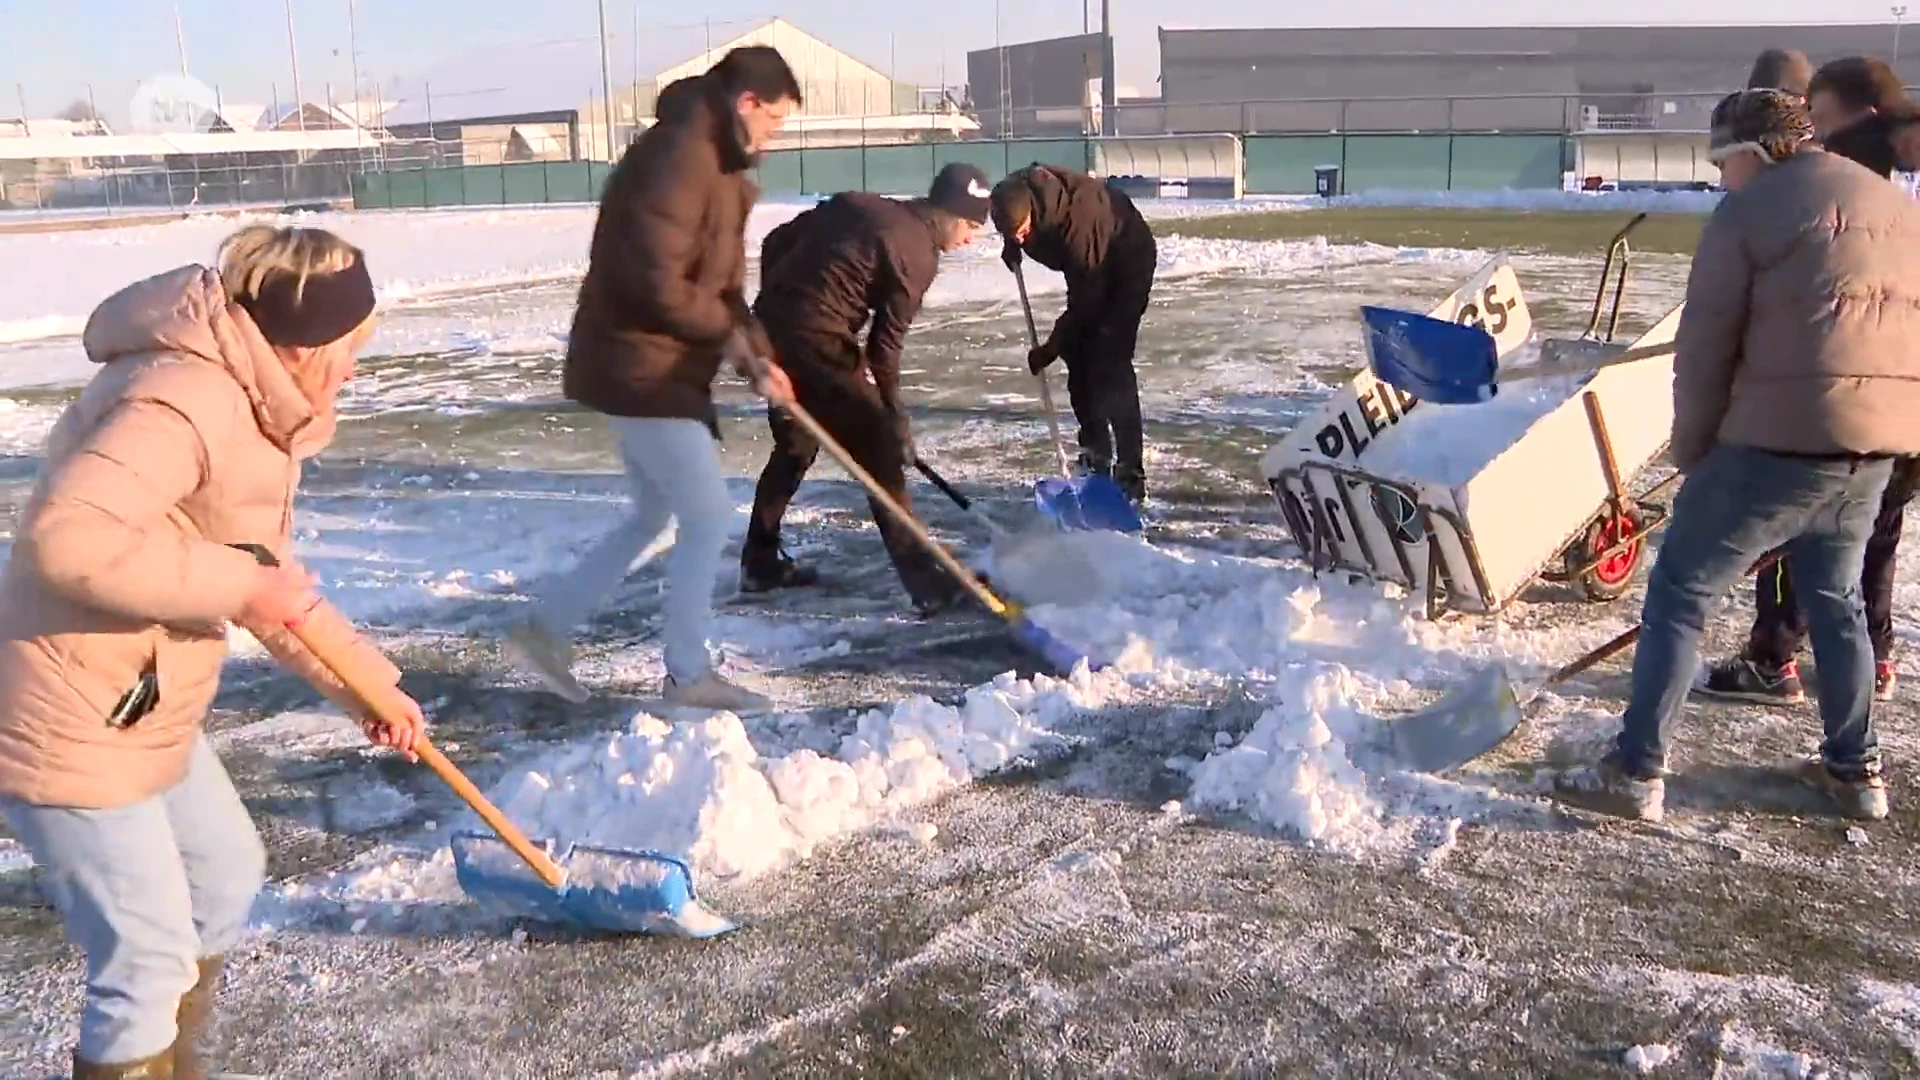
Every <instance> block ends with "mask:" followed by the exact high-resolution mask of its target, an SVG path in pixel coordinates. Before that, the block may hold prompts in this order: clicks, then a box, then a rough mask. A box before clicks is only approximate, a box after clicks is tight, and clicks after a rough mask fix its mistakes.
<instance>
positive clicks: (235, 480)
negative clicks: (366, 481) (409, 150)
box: [0, 226, 422, 1077]
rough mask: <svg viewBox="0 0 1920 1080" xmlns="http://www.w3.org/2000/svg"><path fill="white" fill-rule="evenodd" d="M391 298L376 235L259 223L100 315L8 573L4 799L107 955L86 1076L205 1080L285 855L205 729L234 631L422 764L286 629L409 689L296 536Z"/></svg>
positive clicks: (1, 590)
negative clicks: (334, 645)
mask: <svg viewBox="0 0 1920 1080" xmlns="http://www.w3.org/2000/svg"><path fill="white" fill-rule="evenodd" d="M373 312H374V290H373V283H372V280H371V278H369V277H368V274H367V267H366V260H365V257H364V255H363V254H362V252H361V251H360V250H359V249H358V248H355V247H353V246H352V245H350V244H348V243H346V242H345V241H343V240H341V239H340V238H339V237H337V236H334V235H333V234H331V233H327V232H323V231H321V230H317V229H276V228H272V227H269V226H253V227H250V228H246V229H242V230H241V231H240V232H238V233H236V234H234V235H233V236H232V237H230V238H229V239H228V241H227V243H226V244H225V245H223V247H222V250H221V259H220V269H219V271H218V272H216V271H214V270H211V269H208V268H206V267H202V266H184V267H181V268H179V269H177V270H172V271H169V272H167V273H164V274H160V275H159V276H157V277H152V278H148V279H147V280H145V281H140V282H136V283H135V284H133V285H130V286H128V287H127V288H125V289H123V290H121V291H120V292H118V293H116V294H115V295H113V296H111V297H109V298H108V299H107V300H106V301H105V302H103V303H102V304H101V305H100V307H99V308H98V309H97V310H95V311H94V313H93V316H92V318H90V319H89V320H88V321H87V327H86V332H85V338H84V342H85V346H86V351H87V355H88V357H89V358H90V359H92V360H93V361H94V362H95V363H97V364H99V365H100V370H99V372H98V373H97V374H96V375H95V376H94V378H93V380H92V382H90V383H89V384H88V386H87V387H86V389H85V391H84V392H83V393H82V394H81V395H80V398H79V400H77V401H75V402H74V403H73V405H72V406H71V407H69V408H68V409H67V411H66V414H65V415H64V416H62V417H61V419H60V422H59V424H58V425H57V426H55V428H54V429H53V432H52V433H51V435H49V437H48V442H47V448H46V463H45V467H44V469H43V470H42V473H41V475H40V478H39V483H38V486H37V487H36V488H35V490H34V492H33V496H32V499H31V501H30V502H29V503H28V505H27V508H26V512H25V514H24V517H23V519H22V521H21V524H20V527H19V531H18V537H17V539H16V541H15V544H14V547H13V551H12V555H11V558H10V559H9V561H8V563H7V565H6V569H5V571H4V573H3V574H0V815H3V816H4V817H5V819H6V821H7V823H8V825H9V826H10V827H11V828H12V830H13V831H14V832H15V833H16V834H18V835H19V837H20V839H21V840H22V842H24V843H25V844H26V846H27V848H28V849H29V850H30V851H31V852H32V853H33V857H34V860H35V861H36V862H37V863H38V864H39V865H40V866H41V867H42V869H43V870H44V873H45V884H46V887H47V891H48V892H49V893H50V894H51V896H52V898H53V900H54V902H55V904H56V906H57V907H58V908H59V910H60V913H61V917H62V919H63V921H64V922H65V925H66V930H67V934H68V937H69V938H70V939H72V940H73V941H74V943H75V944H77V945H79V946H80V947H81V948H83V949H84V950H85V951H86V955H87V995H86V1009H85V1012H84V1014H83V1015H82V1017H81V1023H80V1043H79V1046H78V1047H77V1048H76V1049H75V1052H74V1069H73V1075H74V1076H75V1077H168V1076H179V1077H190V1076H205V1075H206V1073H207V1068H208V1066H207V1063H206V1061H205V1060H204V1058H203V1057H202V1056H201V1048H200V1047H199V1045H198V1043H199V1042H200V1038H201V1036H203V1035H204V1034H205V1032H206V1030H207V1027H208V1025H209V1023H210V1021H211V1015H212V1007H213V990H214V986H215V983H216V981H217V979H218V977H219V973H220V966H221V959H222V956H223V954H224V953H225V952H226V951H227V950H228V948H229V947H231V946H232V945H233V944H234V943H235V941H236V940H237V939H238V938H239V936H240V934H241V932H242V931H243V930H244V929H245V927H246V922H247V914H248V910H249V909H250V908H251V906H252V903H253V898H254V895H255V893H256V892H257V891H258V890H259V887H260V884H261V881H262V877H263V874H264V871H265V863H266V860H265V854H264V852H263V850H262V848H261V845H260V840H259V838H258V836H257V835H256V834H255V832H254V828H253V823H252V821H251V820H250V819H249V818H248V816H247V812H246V808H245V807H244V806H243V805H242V804H241V802H240V797H239V795H238V794H237V793H236V792H235V790H234V787H233V783H232V781H231V780H230V779H228V777H227V774H226V771H225V770H224V769H223V768H222V767H221V764H220V761H219V759H218V758H217V757H215V756H214V753H213V750H212V748H211V747H210V746H209V744H208V742H207V739H206V736H205V734H204V733H203V732H202V729H201V724H202V721H203V720H204V718H205V716H206V712H207V708H208V706H209V705H210V704H211V702H212V700H213V696H214V691H215V689H216V688H217V687H218V684H219V677H220V667H221V663H222V661H223V660H224V658H225V656H226V652H227V644H226V628H227V624H228V623H229V622H234V623H238V624H240V625H241V626H243V627H245V628H246V629H247V630H249V631H250V632H252V633H253V634H254V635H255V636H256V637H258V638H259V639H260V641H261V642H262V644H264V645H265V646H266V647H267V649H268V650H269V651H271V652H272V653H273V655H274V656H275V657H276V658H277V659H278V660H279V661H280V662H281V663H282V664H284V665H286V666H288V667H289V668H291V669H293V670H295V671H297V672H299V673H300V674H301V675H303V676H305V677H306V678H308V679H309V680H311V681H313V682H314V683H315V684H316V685H317V686H319V687H320V689H321V690H322V691H323V692H325V693H326V694H327V695H328V697H330V698H332V699H333V700H335V701H336V702H337V703H339V704H340V705H341V706H342V707H343V708H345V709H346V710H347V711H348V712H349V713H350V714H352V715H354V716H355V717H356V718H358V719H360V720H361V723H362V726H363V727H364V728H365V730H366V731H367V734H368V736H369V738H371V739H372V740H373V741H374V742H376V743H379V744H382V745H386V746H392V747H395V748H397V749H399V750H400V751H402V752H403V753H407V754H409V755H411V753H412V749H413V746H414V742H415V740H416V739H417V738H418V737H419V734H420V731H421V728H422V721H421V719H420V713H419V708H418V706H416V705H413V703H412V702H411V701H410V700H407V699H406V698H405V695H404V694H401V693H399V691H398V690H397V689H396V690H395V692H394V699H395V700H396V701H404V702H405V704H404V705H403V706H402V709H403V711H404V712H406V713H407V714H408V720H407V722H406V723H404V724H401V725H397V726H389V725H387V724H385V723H383V722H381V721H379V720H377V719H374V718H372V717H371V716H368V715H367V714H366V711H365V710H364V708H363V707H362V706H361V704H360V703H359V702H358V701H357V700H356V699H354V698H353V697H352V695H351V694H349V693H348V692H347V691H346V690H345V688H344V687H342V686H341V685H340V684H339V682H338V681H337V680H336V679H334V678H333V676H332V675H331V674H329V673H327V672H325V671H323V670H322V669H321V667H320V665H319V664H317V663H316V662H315V661H314V659H313V657H312V656H310V655H309V654H307V653H306V652H305V651H304V650H303V649H302V648H301V646H300V645H299V643H298V642H297V641H295V640H294V638H293V636H292V635H291V634H289V633H288V632H287V627H288V626H291V625H294V624H296V623H297V624H300V625H301V626H302V630H303V632H305V633H309V634H316V633H317V634H327V635H331V636H334V637H336V638H337V639H339V640H342V641H343V642H348V643H350V644H351V647H352V648H353V649H354V650H356V652H357V653H358V657H357V659H358V660H359V662H360V665H361V666H362V667H363V668H364V670H366V671H378V672H380V673H381V675H382V676H383V677H384V679H385V682H386V684H387V685H394V684H397V683H398V681H399V672H398V671H396V670H395V669H394V668H393V666H392V665H391V664H389V663H387V662H386V661H385V660H384V658H382V657H380V655H379V653H378V652H376V651H375V650H374V649H373V647H372V646H371V645H369V644H367V643H366V642H365V641H363V640H361V639H360V638H359V637H358V636H357V635H355V634H354V633H353V630H352V628H351V627H350V626H348V625H347V624H346V622H345V620H344V619H342V618H341V617H340V615H339V614H338V613H337V612H336V611H334V610H333V609H332V608H331V607H330V606H329V605H327V604H325V603H324V602H323V601H321V600H320V599H319V598H318V596H317V595H316V594H315V593H314V591H313V586H312V583H311V579H310V578H309V577H308V575H307V574H306V573H305V572H304V571H302V570H301V569H300V568H299V567H298V566H297V565H296V564H295V563H294V561H293V559H292V557H291V553H290V550H289V549H290V546H291V540H290V525H291V522H292V511H293V492H294V487H295V485H296V483H297V481H298V479H299V471H300V461H301V460H302V459H303V458H307V457H310V456H312V455H313V454H315V453H317V452H318V451H319V450H320V449H321V448H322V447H323V446H325V445H326V444H327V442H328V441H329V440H330V439H331V437H332V435H333V431H334V423H335V415H334V405H335V398H336V396H337V395H338V393H339V391H340V387H341V386H342V384H344V383H345V382H346V381H347V379H348V378H349V377H350V376H351V375H352V373H353V366H354V353H355V351H356V350H358V349H359V348H360V347H362V346H363V345H364V344H365V343H366V341H367V339H368V338H369V337H370V336H371V334H372V329H373ZM235 545H258V546H260V547H264V548H266V549H268V550H269V551H271V552H272V553H273V554H274V555H275V556H276V557H277V561H278V562H279V563H280V566H279V567H277V568H276V567H269V566H265V565H262V560H258V559H256V557H255V555H253V554H250V553H249V552H248V551H246V550H242V549H241V548H240V547H237V546H235Z"/></svg>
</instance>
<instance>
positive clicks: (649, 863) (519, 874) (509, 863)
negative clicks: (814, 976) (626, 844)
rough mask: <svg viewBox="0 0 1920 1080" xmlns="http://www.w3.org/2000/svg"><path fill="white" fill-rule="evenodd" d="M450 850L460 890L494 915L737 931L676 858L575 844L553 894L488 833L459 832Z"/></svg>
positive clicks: (695, 932)
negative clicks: (699, 892) (712, 907)
mask: <svg viewBox="0 0 1920 1080" xmlns="http://www.w3.org/2000/svg"><path fill="white" fill-rule="evenodd" d="M452 846H453V870H454V875H455V877H456V878H458V879H459V882H460V888H461V889H463V890H464V891H465V892H466V894H467V895H468V896H470V897H472V898H473V901H474V903H476V904H478V905H479V906H480V907H482V908H483V909H485V910H488V911H491V912H494V913H495V914H499V915H507V916H514V917H520V918H528V919H534V920H537V921H539V922H545V923H554V924H557V925H562V926H584V927H588V928H590V929H594V930H604V931H609V932H612V933H616V934H661V935H672V936H676V937H693V938H710V937H718V936H720V935H721V934H724V933H727V932H728V931H730V930H733V929H734V928H735V927H734V924H733V922H731V921H730V920H728V919H725V918H723V917H721V916H719V915H716V914H714V913H713V912H712V911H709V910H708V909H707V908H706V906H705V905H703V904H702V903H700V899H699V897H698V896H697V895H696V894H695V893H694V889H693V868H692V867H690V866H688V865H687V864H686V862H685V861H684V860H682V859H678V858H675V857H674V856H672V855H666V854H662V853H660V852H657V851H626V850H621V849H619V848H605V847H593V846H589V845H586V844H575V845H574V846H573V847H572V848H570V849H568V850H567V851H566V852H565V853H564V854H563V855H561V856H559V857H558V858H556V859H555V861H556V862H557V863H558V864H559V866H560V869H561V870H562V871H563V872H564V873H565V874H566V881H565V883H563V884H562V885H561V886H560V887H559V888H557V889H555V888H550V887H549V886H548V885H547V883H546V882H544V881H542V880H540V877H539V876H538V875H537V874H535V873H534V872H533V868H532V867H529V866H528V865H527V864H526V862H525V860H523V859H521V858H520V856H518V855H516V854H514V851H513V849H512V848H510V847H508V846H507V845H506V843H505V842H504V841H502V840H501V839H500V838H499V837H497V836H494V835H492V834H490V833H476V832H462V833H457V834H455V835H454V837H453V841H452Z"/></svg>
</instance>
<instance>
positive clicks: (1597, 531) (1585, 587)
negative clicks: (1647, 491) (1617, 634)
mask: <svg viewBox="0 0 1920 1080" xmlns="http://www.w3.org/2000/svg"><path fill="white" fill-rule="evenodd" d="M1645 531H1646V526H1645V521H1644V519H1643V518H1642V517H1641V516H1640V515H1639V514H1637V513H1634V512H1631V511H1629V512H1628V513H1626V514H1617V513H1615V512H1613V511H1612V510H1607V511H1605V512H1603V513H1601V515H1600V516H1599V517H1597V518H1595V519H1594V520H1593V523H1592V524H1590V525H1588V526H1587V531H1586V532H1585V533H1583V534H1582V535H1581V537H1580V540H1579V541H1578V542H1576V543H1575V544H1574V545H1573V546H1571V547H1569V548H1568V549H1567V555H1566V573H1567V577H1569V578H1571V579H1573V580H1574V581H1576V582H1577V583H1578V585H1579V588H1580V592H1581V593H1582V594H1583V595H1584V596H1585V597H1586V598H1587V599H1588V600H1592V601H1594V602H1596V603H1604V602H1606V601H1608V600H1617V599H1619V598H1620V597H1621V596H1622V595H1624V594H1625V593H1626V591H1627V590H1628V589H1629V588H1631V587H1632V586H1633V575H1634V574H1636V573H1638V572H1639V570H1640V564H1641V562H1642V561H1644V560H1645V559H1646V556H1647V545H1646V544H1645V543H1644V542H1643V541H1642V540H1641V539H1640V537H1641V535H1642V534H1643V533H1644V532H1645ZM1622 541H1630V543H1628V544H1627V546H1626V547H1623V548H1620V549H1618V550H1616V551H1614V552H1613V553H1612V554H1610V555H1607V556H1605V557H1604V558H1601V557H1600V556H1601V553H1602V552H1605V551H1607V549H1609V548H1612V547H1614V545H1616V544H1619V543H1620V542H1622ZM1596 559H1598V561H1597V562H1596V561H1595V560H1596ZM1589 563H1592V564H1593V565H1592V566H1591V567H1590V568H1588V569H1585V570H1584V571H1583V570H1582V568H1583V567H1587V565H1588V564H1589Z"/></svg>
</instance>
